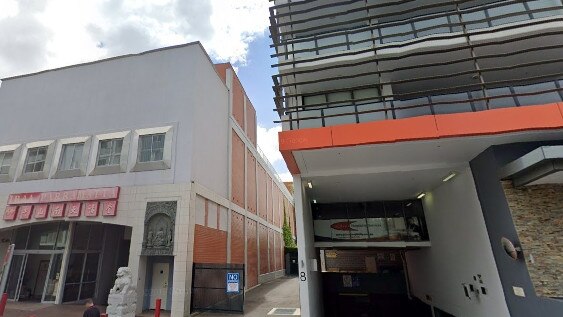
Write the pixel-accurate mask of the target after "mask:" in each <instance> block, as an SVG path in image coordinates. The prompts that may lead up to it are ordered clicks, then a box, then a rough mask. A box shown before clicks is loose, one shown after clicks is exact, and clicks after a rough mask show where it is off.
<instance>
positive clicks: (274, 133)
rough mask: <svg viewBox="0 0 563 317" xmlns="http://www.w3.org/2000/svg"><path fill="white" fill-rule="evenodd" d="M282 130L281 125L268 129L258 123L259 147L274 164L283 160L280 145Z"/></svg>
mask: <svg viewBox="0 0 563 317" xmlns="http://www.w3.org/2000/svg"><path fill="white" fill-rule="evenodd" d="M280 131H281V126H279V125H277V126H274V127H272V128H270V129H267V128H264V127H263V126H261V125H260V124H258V130H257V135H258V147H259V148H260V149H261V150H262V152H264V154H265V155H266V157H267V158H268V160H269V161H270V163H272V164H273V165H276V163H278V162H279V161H283V157H282V155H281V153H280V150H279V147H278V132H280Z"/></svg>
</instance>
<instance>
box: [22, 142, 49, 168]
mask: <svg viewBox="0 0 563 317" xmlns="http://www.w3.org/2000/svg"><path fill="white" fill-rule="evenodd" d="M46 157H47V147H46V146H40V147H36V148H31V149H29V150H27V159H26V161H25V170H24V173H34V172H41V171H43V167H44V166H45V159H46Z"/></svg>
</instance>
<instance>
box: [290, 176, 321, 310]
mask: <svg viewBox="0 0 563 317" xmlns="http://www.w3.org/2000/svg"><path fill="white" fill-rule="evenodd" d="M293 182H294V188H295V189H294V199H295V222H296V227H297V228H296V230H297V248H298V249H299V254H298V261H299V278H300V281H299V299H300V302H301V316H303V317H316V316H319V317H321V316H323V315H324V313H323V302H322V297H323V292H322V288H321V274H320V272H319V271H318V263H317V265H316V266H315V264H316V263H314V262H315V261H314V260H313V259H317V258H318V257H317V254H316V252H315V247H314V243H315V237H314V236H313V214H312V212H311V205H310V204H309V199H308V198H307V193H306V191H305V188H304V186H303V183H302V180H301V177H300V176H299V175H297V176H293ZM303 274H304V275H303ZM303 276H305V278H306V279H305V280H303Z"/></svg>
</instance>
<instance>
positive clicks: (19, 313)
mask: <svg viewBox="0 0 563 317" xmlns="http://www.w3.org/2000/svg"><path fill="white" fill-rule="evenodd" d="M274 307H278V308H298V307H299V284H298V279H297V278H296V277H283V278H280V279H277V280H274V281H271V282H268V283H265V284H262V285H260V286H258V287H256V288H254V289H252V290H250V291H249V292H247V293H246V300H245V306H244V315H240V314H218V313H211V312H206V313H201V314H198V316H210V317H211V316H214V317H235V316H245V317H264V316H266V314H267V313H268V312H269V311H270V310H271V309H272V308H274ZM84 308H85V307H84V306H83V305H54V304H40V303H25V302H19V303H8V305H7V306H6V311H5V312H4V317H31V316H34V317H75V316H76V317H81V316H82V312H83V311H84ZM100 310H101V311H102V312H105V307H100ZM152 316H154V313H153V312H145V313H143V314H142V315H139V317H152ZM161 316H162V317H168V316H170V314H169V313H168V312H163V313H162V314H161Z"/></svg>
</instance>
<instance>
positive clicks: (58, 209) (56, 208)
mask: <svg viewBox="0 0 563 317" xmlns="http://www.w3.org/2000/svg"><path fill="white" fill-rule="evenodd" d="M49 210H50V211H51V217H53V218H62V217H64V216H65V204H64V203H56V204H50V205H49Z"/></svg>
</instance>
